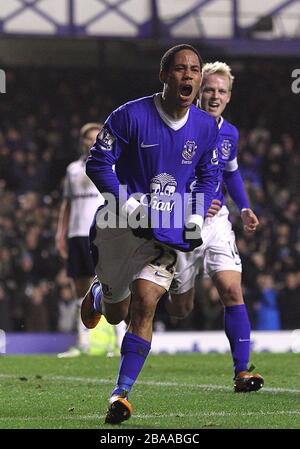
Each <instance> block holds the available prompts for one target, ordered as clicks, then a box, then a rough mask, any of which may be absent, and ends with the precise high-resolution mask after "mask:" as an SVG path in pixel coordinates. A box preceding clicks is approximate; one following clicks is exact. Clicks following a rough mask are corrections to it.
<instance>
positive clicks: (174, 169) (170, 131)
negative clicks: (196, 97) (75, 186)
mask: <svg viewBox="0 0 300 449" xmlns="http://www.w3.org/2000/svg"><path fill="white" fill-rule="evenodd" d="M160 95H161V94H155V95H152V96H149V97H144V98H141V99H138V100H135V101H131V102H128V103H126V104H124V105H122V106H121V107H119V108H118V109H116V110H115V111H113V112H112V114H111V115H110V116H109V117H108V119H107V120H106V122H105V126H104V128H103V129H102V130H101V131H100V133H99V134H98V136H97V140H96V142H95V144H94V146H93V147H92V149H91V151H90V156H89V158H88V161H87V165H86V172H87V174H88V176H89V177H90V178H91V179H92V181H93V182H94V183H95V185H96V186H97V188H98V189H99V190H100V192H101V193H105V192H109V193H112V194H113V195H114V197H115V198H116V199H117V201H118V203H124V201H126V200H127V198H128V197H130V196H132V195H134V196H135V197H138V198H139V200H140V202H141V203H142V204H143V205H144V206H145V207H146V208H147V210H148V212H151V220H152V221H151V223H152V228H153V235H154V237H155V238H156V239H157V240H159V241H161V242H163V243H165V244H168V245H170V246H173V247H175V248H178V249H182V250H189V244H188V243H186V242H184V241H183V225H184V219H185V216H186V210H185V206H184V207H182V205H183V204H185V203H184V202H183V198H184V195H185V194H186V192H187V190H186V185H187V182H188V179H189V178H190V177H191V176H192V174H193V173H195V175H196V179H197V186H196V188H195V192H196V193H201V192H202V193H203V194H204V203H203V202H202V204H200V205H199V203H198V202H195V197H193V199H192V210H191V212H192V213H194V214H195V213H196V214H198V215H201V216H202V217H204V216H205V214H206V212H207V209H208V207H209V205H210V204H211V201H212V199H213V198H214V197H215V192H216V189H217V186H218V180H219V165H218V155H217V151H216V143H217V137H218V126H217V123H216V121H215V120H214V119H213V118H212V117H210V116H209V115H208V114H207V113H206V112H204V111H202V110H200V109H198V108H196V107H195V106H194V105H192V106H191V108H190V109H189V111H188V113H187V114H186V117H185V118H184V119H182V120H181V121H180V123H179V125H178V126H177V124H176V123H177V122H174V121H173V122H172V121H171V120H170V117H169V118H168V116H166V114H164V113H163V112H162V110H161V109H160V107H159V105H160ZM113 166H115V170H113ZM120 185H122V186H126V187H127V194H126V197H125V198H121V196H120ZM121 191H122V189H121ZM137 193H138V195H136V194H137ZM179 203H181V204H179ZM178 216H180V220H178ZM179 222H180V223H179ZM166 223H167V225H166Z"/></svg>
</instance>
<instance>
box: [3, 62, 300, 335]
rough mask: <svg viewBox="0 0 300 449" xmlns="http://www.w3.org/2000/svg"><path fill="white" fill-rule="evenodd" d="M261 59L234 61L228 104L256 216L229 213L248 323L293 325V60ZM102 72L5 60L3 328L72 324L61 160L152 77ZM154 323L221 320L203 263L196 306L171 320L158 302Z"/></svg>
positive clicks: (299, 166)
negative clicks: (13, 64) (250, 225)
mask: <svg viewBox="0 0 300 449" xmlns="http://www.w3.org/2000/svg"><path fill="white" fill-rule="evenodd" d="M264 64H265V65H264V66H263V63H262V62H260V63H254V62H252V63H251V64H250V65H249V66H248V67H247V70H244V71H242V72H241V73H236V82H235V92H234V96H233V99H232V102H231V105H230V107H229V108H228V110H229V112H230V116H227V118H228V119H229V120H231V121H232V122H233V123H234V124H235V125H236V126H238V128H239V131H240V141H239V167H240V171H241V174H242V176H243V179H244V182H245V184H246V188H247V192H248V195H249V198H250V203H251V207H252V209H253V210H254V212H255V213H256V214H257V216H258V217H259V220H260V227H259V229H258V231H257V232H256V234H255V236H254V237H247V236H246V235H245V234H244V233H243V231H242V227H241V220H240V219H239V216H238V215H237V211H236V210H235V209H234V207H233V206H232V204H231V219H232V222H233V225H234V229H235V231H236V233H237V243H238V248H239V251H240V255H241V258H242V263H243V288H244V297H245V301H246V304H247V307H248V312H249V316H250V320H251V325H252V328H253V329H254V330H263V329H264V330H277V329H295V328H299V327H300V213H299V207H300V200H299V194H298V192H299V190H300V176H299V173H300V141H299V140H297V133H296V123H294V121H293V117H292V113H291V111H292V110H293V107H294V106H295V107H296V102H299V99H298V98H297V95H295V94H292V93H291V92H290V86H289V84H288V83H289V82H290V80H289V76H290V71H289V67H288V66H285V67H284V66H283V65H278V64H277V65H276V63H274V64H273V65H272V63H271V62H265V63H264ZM233 68H234V65H233ZM105 76H106V75H105V74H103V73H102V72H101V73H98V72H97V73H93V74H92V76H91V74H90V72H89V71H87V70H79V71H77V72H76V77H74V73H73V70H71V69H64V70H58V69H57V70H55V69H24V68H22V69H11V70H9V71H8V72H7V93H6V94H5V95H1V103H0V204H1V207H0V329H4V330H6V331H27V332H44V331H61V332H74V331H75V326H76V303H75V301H74V300H73V297H72V292H71V288H70V283H69V280H68V278H67V276H66V272H65V268H64V262H63V261H62V260H61V259H60V258H59V256H58V254H57V253H56V251H55V244H54V237H55V233H56V228H57V220H58V211H59V206H60V203H61V200H62V184H63V176H64V174H65V168H66V166H67V164H68V163H69V162H71V161H72V160H75V159H77V158H78V137H79V130H80V128H81V126H82V124H83V123H86V122H88V121H92V122H95V121H96V122H100V121H101V120H103V117H105V116H107V115H108V114H109V113H110V111H112V110H113V109H114V108H115V107H116V106H117V105H118V104H121V103H122V102H125V101H127V100H130V99H131V98H135V97H138V96H142V95H147V94H148V93H149V92H152V91H153V89H155V86H153V83H152V84H150V83H151V82H150V80H149V78H150V77H149V76H145V73H143V72H140V73H136V72H135V73H134V74H132V73H128V74H127V76H125V77H124V79H123V81H122V82H120V80H119V79H118V74H117V73H110V78H109V79H106V78H105ZM284 77H286V80H287V85H285V86H283V85H282V83H281V80H282V79H283V78H284ZM153 78H155V77H153ZM154 81H155V79H154ZM154 81H153V82H154ZM108 82H109V85H110V86H114V89H113V92H108V89H107V86H108ZM129 85H130V86H132V87H130V89H129V88H128V86H129ZM115 86H116V88H115ZM126 86H127V89H126ZM249 86H251V88H253V86H255V95H254V94H253V95H252V93H251V94H250V95H249ZM158 89H159V83H158V81H157V90H158ZM266 89H269V90H270V91H273V92H276V95H272V96H270V95H267V94H266ZM128 92H130V94H129V93H128ZM269 100H270V101H269ZM258 112H259V113H258ZM294 120H295V119H294ZM298 139H299V137H298ZM229 206H230V202H229ZM155 326H156V328H157V329H172V330H175V329H176V330H183V329H184V330H191V329H197V330H214V329H222V328H223V307H222V305H221V303H220V301H219V298H218V294H217V291H216V289H215V287H213V285H212V283H211V281H210V280H209V279H203V278H202V276H201V274H199V277H198V282H197V295H196V301H195V308H194V311H193V313H192V314H191V315H190V316H189V317H188V318H187V319H185V320H181V321H179V320H171V319H170V318H169V317H168V315H167V313H166V311H165V309H164V304H163V302H161V304H159V307H158V310H157V314H156V320H155Z"/></svg>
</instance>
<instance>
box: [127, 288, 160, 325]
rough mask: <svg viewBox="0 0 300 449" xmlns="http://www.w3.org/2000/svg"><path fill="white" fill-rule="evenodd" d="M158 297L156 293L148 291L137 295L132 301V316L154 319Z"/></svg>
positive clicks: (141, 318) (139, 318)
mask: <svg viewBox="0 0 300 449" xmlns="http://www.w3.org/2000/svg"><path fill="white" fill-rule="evenodd" d="M158 299H159V298H157V297H156V296H155V295H153V294H149V293H147V292H146V293H144V294H140V295H137V296H136V297H135V298H134V300H133V301H132V303H131V315H132V318H133V317H134V318H135V319H138V320H150V319H153V317H154V313H155V309H156V305H157V302H158Z"/></svg>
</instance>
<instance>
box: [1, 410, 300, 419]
mask: <svg viewBox="0 0 300 449" xmlns="http://www.w3.org/2000/svg"><path fill="white" fill-rule="evenodd" d="M276 415H278V416H282V415H300V410H277V411H275V410H274V411H268V412H263V411H262V410H260V411H257V412H225V411H222V412H201V413H161V414H159V413H154V414H152V415H151V414H145V415H141V414H135V415H133V416H134V418H137V419H157V418H162V417H163V418H203V417H212V416H220V417H223V416H224V417H226V416H276ZM104 417H105V415H102V414H99V415H98V414H95V413H94V414H89V415H75V414H72V415H70V416H65V415H64V417H63V419H64V420H69V421H71V420H75V419H79V420H90V419H102V418H104ZM61 418H62V416H57V417H56V416H47V421H55V420H59V419H61ZM18 419H19V420H22V421H40V419H41V417H40V416H25V417H16V416H8V417H0V421H7V420H11V421H16V420H18Z"/></svg>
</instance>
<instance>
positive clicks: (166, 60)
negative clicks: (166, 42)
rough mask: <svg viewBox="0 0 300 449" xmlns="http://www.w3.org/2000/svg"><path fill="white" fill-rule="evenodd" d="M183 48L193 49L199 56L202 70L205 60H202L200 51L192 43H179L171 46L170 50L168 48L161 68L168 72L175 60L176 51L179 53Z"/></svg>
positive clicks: (161, 62) (162, 59)
mask: <svg viewBox="0 0 300 449" xmlns="http://www.w3.org/2000/svg"><path fill="white" fill-rule="evenodd" d="M181 50H191V51H193V52H194V53H195V54H196V55H197V56H198V59H199V63H200V70H202V66H203V61H202V58H201V56H200V53H199V52H198V50H196V48H195V47H193V46H192V45H190V44H179V45H175V46H174V47H172V48H169V50H167V51H166V53H165V54H164V55H163V57H162V58H161V61H160V70H163V71H165V72H167V71H168V70H169V68H170V66H171V64H172V62H173V60H174V57H175V55H176V53H178V52H179V51H181Z"/></svg>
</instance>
